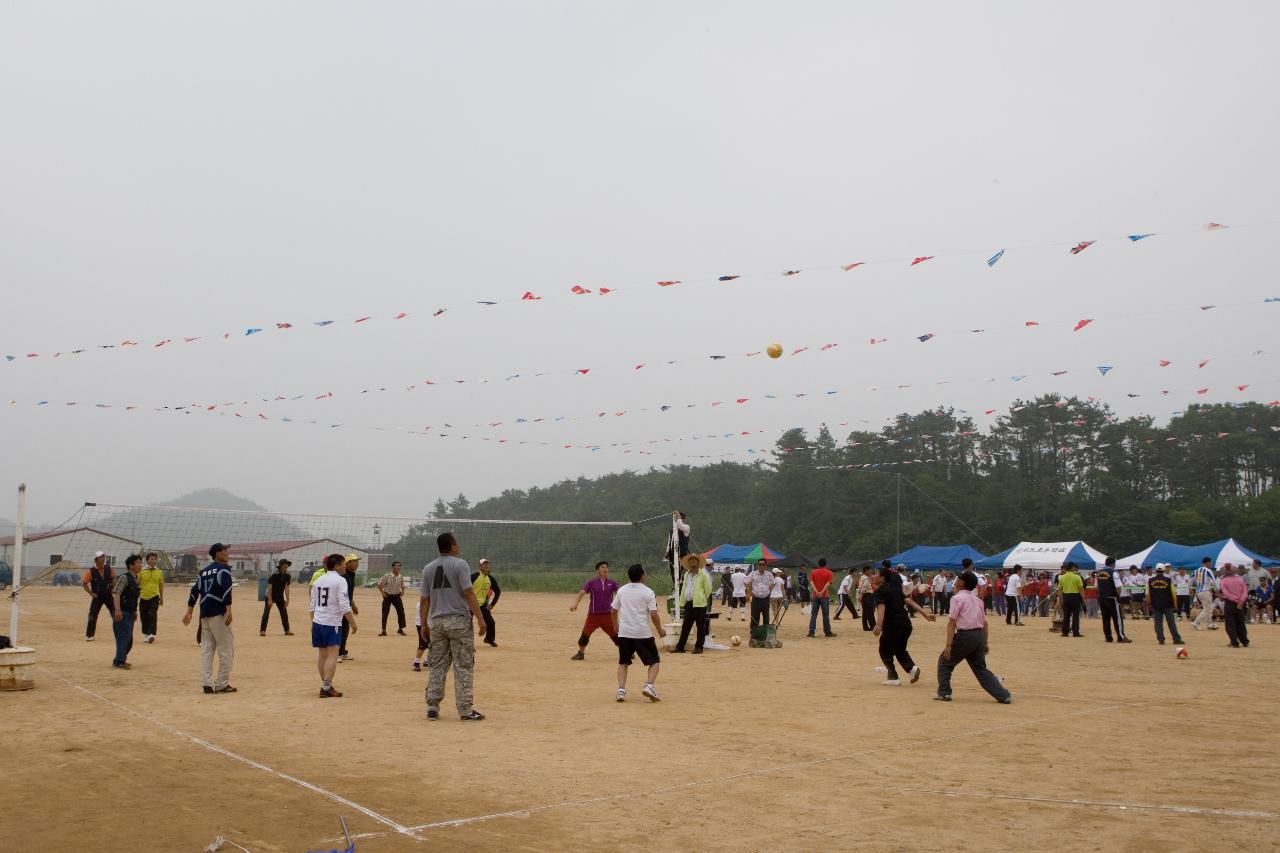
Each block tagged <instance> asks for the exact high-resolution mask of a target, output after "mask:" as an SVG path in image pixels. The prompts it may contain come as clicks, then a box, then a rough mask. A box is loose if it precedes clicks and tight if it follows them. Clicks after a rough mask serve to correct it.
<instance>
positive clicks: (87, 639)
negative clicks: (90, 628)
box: [84, 637, 93, 643]
mask: <svg viewBox="0 0 1280 853" xmlns="http://www.w3.org/2000/svg"><path fill="white" fill-rule="evenodd" d="M84 641H85V642H86V643H92V642H93V637H85V638H84Z"/></svg>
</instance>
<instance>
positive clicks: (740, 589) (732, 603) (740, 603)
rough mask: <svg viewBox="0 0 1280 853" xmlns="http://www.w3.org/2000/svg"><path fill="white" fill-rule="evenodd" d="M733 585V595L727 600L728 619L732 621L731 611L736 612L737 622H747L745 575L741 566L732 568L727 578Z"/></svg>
mask: <svg viewBox="0 0 1280 853" xmlns="http://www.w3.org/2000/svg"><path fill="white" fill-rule="evenodd" d="M729 580H730V582H731V583H732V584H733V595H732V596H730V598H729V619H730V621H732V619H733V611H735V610H737V611H739V612H738V621H739V622H746V621H747V573H746V571H745V570H744V569H743V567H742V566H734V567H733V574H732V575H730V576H729Z"/></svg>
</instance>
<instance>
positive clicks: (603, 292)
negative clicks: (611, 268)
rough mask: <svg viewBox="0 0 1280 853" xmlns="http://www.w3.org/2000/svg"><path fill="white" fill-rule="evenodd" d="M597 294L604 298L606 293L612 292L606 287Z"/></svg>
mask: <svg viewBox="0 0 1280 853" xmlns="http://www.w3.org/2000/svg"><path fill="white" fill-rule="evenodd" d="M599 292H600V295H601V296H604V295H605V294H606V293H613V290H612V289H611V288H608V287H602V288H600V291H599Z"/></svg>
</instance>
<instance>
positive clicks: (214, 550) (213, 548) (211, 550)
mask: <svg viewBox="0 0 1280 853" xmlns="http://www.w3.org/2000/svg"><path fill="white" fill-rule="evenodd" d="M225 550H227V546H226V545H223V544H222V543H221V542H218V543H216V544H214V545H210V546H209V556H210V557H212V556H214V555H216V554H217V553H218V552H219V551H225Z"/></svg>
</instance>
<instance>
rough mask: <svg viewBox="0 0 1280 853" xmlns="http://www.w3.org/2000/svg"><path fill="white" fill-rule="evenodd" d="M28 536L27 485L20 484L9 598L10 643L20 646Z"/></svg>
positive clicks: (14, 529)
mask: <svg viewBox="0 0 1280 853" xmlns="http://www.w3.org/2000/svg"><path fill="white" fill-rule="evenodd" d="M26 535H27V484H26V483H20V484H18V519H17V523H16V524H15V526H14V528H13V594H12V596H10V598H9V642H11V643H13V644H14V645H15V646H16V645H18V590H19V589H20V588H21V587H22V559H23V557H22V540H23V537H25V536H26Z"/></svg>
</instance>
